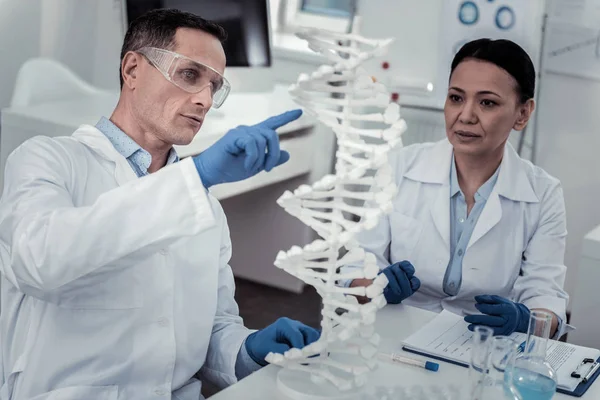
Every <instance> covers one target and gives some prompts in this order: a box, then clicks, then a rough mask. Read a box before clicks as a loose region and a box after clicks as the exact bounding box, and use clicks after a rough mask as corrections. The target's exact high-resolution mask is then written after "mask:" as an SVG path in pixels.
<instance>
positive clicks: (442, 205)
mask: <svg viewBox="0 0 600 400" xmlns="http://www.w3.org/2000/svg"><path fill="white" fill-rule="evenodd" d="M430 211H431V218H433V222H434V224H435V227H436V229H437V230H438V232H439V234H440V236H441V237H442V239H443V241H444V244H445V245H446V248H447V250H448V252H449V251H450V216H449V214H450V186H449V185H442V186H441V187H440V188H439V190H438V194H437V198H436V199H435V201H434V202H433V204H432V205H431V208H430Z"/></svg>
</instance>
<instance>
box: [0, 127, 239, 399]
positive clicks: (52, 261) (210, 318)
mask: <svg viewBox="0 0 600 400" xmlns="http://www.w3.org/2000/svg"><path fill="white" fill-rule="evenodd" d="M230 255H231V243H230V238H229V230H228V227H227V222H226V219H225V215H224V213H223V210H222V209H221V207H220V205H219V203H218V202H217V201H216V199H214V198H212V197H210V196H209V195H207V193H206V191H205V189H204V187H203V185H202V183H201V181H200V179H199V177H198V174H197V172H196V170H195V167H194V164H193V161H192V160H191V159H184V160H182V161H181V162H179V163H176V164H173V165H170V166H167V167H165V168H163V169H161V170H160V171H158V172H156V173H154V174H151V175H149V176H146V177H143V178H138V177H137V176H136V175H135V173H134V172H133V170H132V168H131V166H130V165H129V164H128V162H127V160H126V159H125V158H124V157H122V156H121V155H120V154H119V153H118V152H117V151H116V150H115V149H114V148H113V146H112V144H111V142H110V141H109V140H108V139H107V138H106V137H105V136H104V135H103V134H102V133H101V132H100V131H98V130H97V129H96V128H94V127H91V126H82V127H81V128H80V129H78V130H77V131H76V132H75V133H74V134H73V135H72V136H71V137H62V138H55V139H50V138H47V137H37V138H34V139H32V140H29V141H27V142H26V143H25V144H23V145H22V146H20V147H19V148H18V149H17V150H15V151H14V152H13V154H12V155H11V156H10V158H9V159H8V161H7V165H6V179H5V189H4V194H3V196H2V199H1V201H0V257H1V258H0V260H1V266H0V268H1V272H2V280H1V285H2V288H1V289H2V290H1V296H2V302H1V303H0V304H1V306H2V313H1V316H0V335H1V336H2V343H1V347H2V349H1V350H2V356H3V365H2V367H3V370H4V376H3V385H2V387H1V388H0V399H1V400H8V399H13V400H22V399H31V400H33V399H35V400H49V399H60V400H83V399H95V400H116V399H127V400H132V399H140V400H142V399H144V400H147V399H149V398H169V396H170V395H171V392H173V398H174V399H180V400H191V399H194V400H197V399H198V398H199V397H200V386H201V382H200V381H199V380H198V379H196V378H194V375H195V374H196V373H197V372H198V370H200V369H201V367H202V369H201V371H200V375H202V376H204V377H207V378H209V379H210V380H211V381H214V382H216V383H217V384H219V385H221V386H226V385H229V384H232V383H234V382H235V381H236V377H235V362H236V358H237V354H238V351H239V349H240V346H241V345H242V343H243V341H244V340H245V338H246V337H247V335H248V334H249V333H250V331H249V330H247V329H246V328H245V327H244V326H243V325H242V320H241V318H240V317H239V315H238V307H237V304H236V303H235V301H234V298H233V294H234V280H233V275H232V272H231V269H230V267H229V265H228V261H229V258H230Z"/></svg>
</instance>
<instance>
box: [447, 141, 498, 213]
mask: <svg viewBox="0 0 600 400" xmlns="http://www.w3.org/2000/svg"><path fill="white" fill-rule="evenodd" d="M499 173H500V167H498V168H496V172H494V175H492V176H491V177H490V179H488V180H487V181H486V182H485V183H484V184H483V185H481V187H480V188H479V189H477V192H476V193H475V197H482V198H483V199H485V200H486V201H487V200H488V199H489V198H490V195H491V194H492V190H494V186H495V185H496V181H497V180H498V175H499ZM458 193H462V191H461V190H460V186H459V184H458V174H457V172H456V162H455V161H454V153H453V154H452V167H451V169H450V198H452V197H454V196H455V195H456V194H458Z"/></svg>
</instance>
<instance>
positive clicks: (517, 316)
mask: <svg viewBox="0 0 600 400" xmlns="http://www.w3.org/2000/svg"><path fill="white" fill-rule="evenodd" d="M475 300H476V301H477V304H475V308H477V309H478V310H479V311H481V312H482V313H483V314H484V315H481V314H478V315H467V316H466V317H465V321H466V322H468V323H470V324H471V325H469V330H471V331H472V330H473V329H475V326H477V325H486V326H489V327H490V328H492V329H494V335H510V334H511V333H513V332H522V333H527V328H528V327H529V315H530V314H531V313H530V311H529V309H528V308H527V307H526V306H525V305H523V304H520V303H515V302H512V301H510V300H508V299H505V298H504V297H500V296H496V295H493V296H490V295H488V294H486V295H483V296H475Z"/></svg>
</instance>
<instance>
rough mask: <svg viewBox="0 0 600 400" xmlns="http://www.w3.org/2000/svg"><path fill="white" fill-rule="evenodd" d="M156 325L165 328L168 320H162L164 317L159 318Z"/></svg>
mask: <svg viewBox="0 0 600 400" xmlns="http://www.w3.org/2000/svg"><path fill="white" fill-rule="evenodd" d="M158 324H159V325H160V326H167V325H168V324H169V320H168V319H166V318H164V317H162V318H159V319H158Z"/></svg>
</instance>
